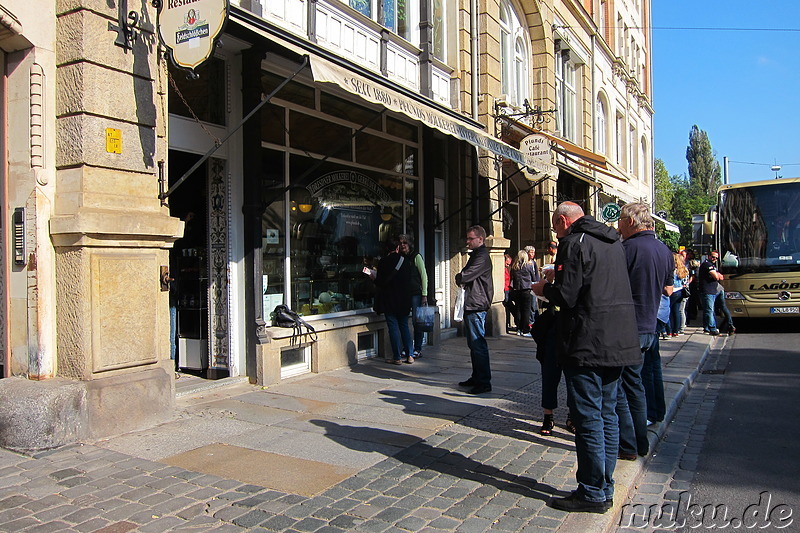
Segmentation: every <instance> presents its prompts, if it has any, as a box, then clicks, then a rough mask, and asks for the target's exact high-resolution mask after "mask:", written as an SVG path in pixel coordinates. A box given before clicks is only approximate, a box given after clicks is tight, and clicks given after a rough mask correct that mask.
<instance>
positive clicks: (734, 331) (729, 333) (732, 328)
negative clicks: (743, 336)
mask: <svg viewBox="0 0 800 533" xmlns="http://www.w3.org/2000/svg"><path fill="white" fill-rule="evenodd" d="M734 333H736V328H735V327H733V326H731V327H729V328H728V336H730V335H733V334H734Z"/></svg>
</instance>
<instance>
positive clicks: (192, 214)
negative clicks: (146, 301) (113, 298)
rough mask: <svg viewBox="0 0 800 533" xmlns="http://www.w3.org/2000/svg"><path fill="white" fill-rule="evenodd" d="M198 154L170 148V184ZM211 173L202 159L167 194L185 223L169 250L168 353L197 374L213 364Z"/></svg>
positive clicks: (183, 368) (173, 213) (171, 206)
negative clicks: (210, 222)
mask: <svg viewBox="0 0 800 533" xmlns="http://www.w3.org/2000/svg"><path fill="white" fill-rule="evenodd" d="M198 159H200V156H198V155H195V154H189V153H186V152H180V151H177V150H170V152H169V177H170V183H169V184H170V186H172V185H173V183H174V182H175V181H177V180H178V179H179V178H180V177H181V176H182V175H183V174H184V173H185V172H186V171H187V170H189V168H191V166H192V165H193V164H194V163H196V162H197V160H198ZM207 175H208V170H207V163H203V164H202V165H201V166H200V167H199V168H198V169H197V170H195V171H194V172H193V173H192V174H191V175H190V176H189V178H188V179H187V180H186V182H184V183H183V184H182V185H181V186H180V187H178V188H177V189H176V190H175V191H174V192H173V194H172V195H170V197H169V211H170V216H173V217H176V218H180V219H181V220H183V221H184V224H185V227H184V232H183V237H182V238H180V239H178V240H177V241H175V245H174V246H173V248H172V249H171V250H170V274H171V277H172V279H173V281H172V282H171V283H170V302H169V306H170V357H171V358H172V359H173V360H174V361H175V370H176V371H179V372H187V373H191V374H195V375H199V376H205V375H206V373H207V371H208V368H209V357H208V355H209V337H208V331H209V323H210V322H209V318H210V317H209V307H208V301H209V298H208V295H209V293H208V289H209V284H208V280H209V262H208V257H209V253H208V213H207V209H206V205H207V197H208V193H207V185H206V183H207Z"/></svg>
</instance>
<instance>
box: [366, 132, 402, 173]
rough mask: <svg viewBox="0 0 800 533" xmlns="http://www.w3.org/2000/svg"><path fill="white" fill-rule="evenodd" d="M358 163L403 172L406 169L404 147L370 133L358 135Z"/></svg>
mask: <svg viewBox="0 0 800 533" xmlns="http://www.w3.org/2000/svg"><path fill="white" fill-rule="evenodd" d="M356 162H357V163H361V164H362V165H368V166H371V167H376V168H382V169H385V170H393V171H395V172H402V171H403V168H404V167H405V165H404V161H403V145H402V144H399V143H397V142H395V141H392V140H389V139H385V138H382V137H378V136H375V135H370V134H369V133H359V134H357V135H356Z"/></svg>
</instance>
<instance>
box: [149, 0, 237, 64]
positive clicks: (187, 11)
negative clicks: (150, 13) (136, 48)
mask: <svg viewBox="0 0 800 533" xmlns="http://www.w3.org/2000/svg"><path fill="white" fill-rule="evenodd" d="M228 9H229V7H228V0H161V5H160V7H159V8H158V37H159V39H161V43H162V44H163V45H164V46H166V47H167V48H168V49H169V51H170V55H171V56H172V62H173V63H175V65H176V66H178V67H181V68H185V69H189V70H194V69H196V68H197V67H199V66H200V65H202V64H203V63H204V62H205V61H206V60H208V59H209V58H210V57H211V55H212V54H213V52H214V45H215V43H216V41H217V38H218V37H219V35H220V34H221V33H222V30H223V28H224V27H225V23H226V22H227V20H228Z"/></svg>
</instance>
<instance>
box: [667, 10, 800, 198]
mask: <svg viewBox="0 0 800 533" xmlns="http://www.w3.org/2000/svg"><path fill="white" fill-rule="evenodd" d="M652 9H653V106H654V108H655V116H654V119H653V120H654V127H655V130H654V134H653V137H654V138H653V144H654V154H655V157H656V158H658V159H661V160H663V161H664V163H665V165H666V167H667V171H668V172H669V174H670V175H673V174H681V175H683V174H686V175H687V176H688V166H687V163H686V147H687V146H688V144H689V131H690V130H691V128H692V125H694V124H696V125H697V126H698V127H699V128H700V129H702V130H705V131H706V132H707V133H708V137H709V140H710V141H711V146H712V148H713V149H714V151H715V152H716V156H717V159H718V160H719V162H720V165H722V158H723V157H725V156H727V157H728V160H729V177H730V182H731V183H738V182H742V181H751V180H756V179H771V178H774V177H775V172H774V171H772V170H770V167H771V166H772V165H773V164H775V163H776V162H777V164H779V165H782V169H781V171H779V172H778V175H780V176H782V177H785V178H789V177H798V176H800V105H799V104H800V96H798V93H800V2H796V1H787V0H783V1H774V0H762V1H761V2H756V3H753V2H752V1H750V2H744V1H742V0H732V1H728V2H722V1H718V0H694V1H691V2H689V1H685V0H652ZM669 28H703V29H669ZM708 28H743V29H744V28H749V29H761V30H766V31H736V30H727V31H722V30H710V29H708ZM780 29H790V30H794V31H774V30H780ZM769 30H772V31H769ZM748 163H758V164H748Z"/></svg>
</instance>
